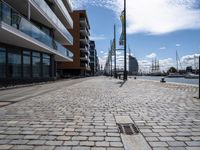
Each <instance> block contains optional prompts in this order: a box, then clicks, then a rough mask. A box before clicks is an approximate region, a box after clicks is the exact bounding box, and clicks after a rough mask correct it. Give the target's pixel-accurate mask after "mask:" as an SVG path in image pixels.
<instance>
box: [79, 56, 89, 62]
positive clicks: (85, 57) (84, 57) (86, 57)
mask: <svg viewBox="0 0 200 150" xmlns="http://www.w3.org/2000/svg"><path fill="white" fill-rule="evenodd" d="M80 59H81V60H82V61H87V62H89V58H88V56H86V55H85V56H81V58H80Z"/></svg>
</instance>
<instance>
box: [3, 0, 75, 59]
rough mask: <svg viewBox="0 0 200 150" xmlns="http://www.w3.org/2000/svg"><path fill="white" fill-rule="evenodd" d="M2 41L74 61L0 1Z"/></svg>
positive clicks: (50, 39)
mask: <svg viewBox="0 0 200 150" xmlns="http://www.w3.org/2000/svg"><path fill="white" fill-rule="evenodd" d="M0 7H1V8H2V9H1V10H0V14H1V18H0V21H1V22H0V34H1V36H0V40H1V41H2V42H5V43H8V44H12V45H16V46H20V47H25V48H30V49H35V50H38V51H43V52H47V53H51V54H55V55H56V58H57V60H60V61H72V60H73V54H72V53H71V52H70V51H69V50H68V49H66V48H65V47H63V46H62V45H61V44H60V43H58V42H57V41H55V40H54V39H53V38H52V37H50V36H48V35H47V34H46V33H44V32H43V31H41V30H40V29H39V28H38V27H36V26H35V25H34V24H32V23H31V22H30V21H28V20H27V19H25V18H24V17H23V16H21V15H20V14H19V13H18V12H17V11H16V10H14V9H13V8H11V7H10V6H9V5H8V4H6V3H5V2H2V1H0Z"/></svg>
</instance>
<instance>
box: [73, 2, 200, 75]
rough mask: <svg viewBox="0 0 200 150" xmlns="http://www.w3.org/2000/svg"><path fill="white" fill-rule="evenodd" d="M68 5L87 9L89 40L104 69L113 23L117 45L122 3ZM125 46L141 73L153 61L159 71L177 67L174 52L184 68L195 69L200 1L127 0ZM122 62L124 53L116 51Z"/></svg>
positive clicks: (199, 42) (199, 37) (199, 48)
mask: <svg viewBox="0 0 200 150" xmlns="http://www.w3.org/2000/svg"><path fill="white" fill-rule="evenodd" d="M71 3H72V6H73V8H74V9H86V10H87V13H88V19H89V22H90V26H91V30H90V32H91V37H90V39H91V40H95V41H96V49H97V51H98V56H99V60H100V64H102V65H103V66H104V65H105V61H106V59H107V55H108V50H109V48H110V40H112V39H113V32H114V31H113V27H114V24H116V28H117V29H116V30H117V44H118V43H119V42H118V41H119V37H120V34H121V30H122V27H121V21H120V14H121V11H122V10H123V0H71ZM127 44H128V47H129V48H130V49H131V54H132V55H134V56H135V57H136V58H137V59H138V62H139V67H140V70H141V71H146V72H148V71H149V70H150V67H151V64H152V59H157V60H159V62H160V67H161V70H167V69H169V68H170V67H171V66H176V51H177V52H178V56H179V59H180V62H181V66H182V67H183V69H185V67H186V66H193V68H195V67H198V63H197V62H198V59H197V57H198V56H199V55H200V0H127ZM117 48H120V46H119V44H118V45H117ZM122 60H123V52H122V51H118V52H117V65H118V66H119V67H121V66H123V61H122ZM195 62H196V63H195Z"/></svg>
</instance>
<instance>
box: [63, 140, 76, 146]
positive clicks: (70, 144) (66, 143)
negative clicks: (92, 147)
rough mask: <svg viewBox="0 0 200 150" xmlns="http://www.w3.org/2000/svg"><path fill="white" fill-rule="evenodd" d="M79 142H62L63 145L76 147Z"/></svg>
mask: <svg viewBox="0 0 200 150" xmlns="http://www.w3.org/2000/svg"><path fill="white" fill-rule="evenodd" d="M79 142H80V141H66V142H64V144H63V145H69V146H77V145H79Z"/></svg>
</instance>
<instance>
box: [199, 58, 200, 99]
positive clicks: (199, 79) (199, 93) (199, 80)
mask: <svg viewBox="0 0 200 150" xmlns="http://www.w3.org/2000/svg"><path fill="white" fill-rule="evenodd" d="M199 99H200V56H199Z"/></svg>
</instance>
